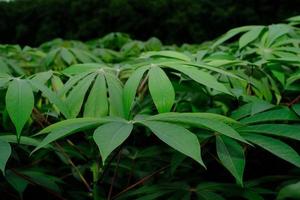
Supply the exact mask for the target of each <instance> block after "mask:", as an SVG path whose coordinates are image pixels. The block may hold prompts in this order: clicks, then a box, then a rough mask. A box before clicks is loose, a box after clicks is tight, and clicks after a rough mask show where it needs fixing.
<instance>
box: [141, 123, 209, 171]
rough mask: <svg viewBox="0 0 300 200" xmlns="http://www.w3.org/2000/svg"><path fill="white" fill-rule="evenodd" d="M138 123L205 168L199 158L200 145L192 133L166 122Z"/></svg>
mask: <svg viewBox="0 0 300 200" xmlns="http://www.w3.org/2000/svg"><path fill="white" fill-rule="evenodd" d="M140 123H142V124H143V125H145V126H146V127H148V128H149V129H150V130H151V131H152V132H153V133H154V134H155V135H156V136H157V137H158V138H159V139H160V140H162V141H163V142H165V143H166V144H168V145H169V146H171V147H173V148H174V149H176V150H177V151H179V152H181V153H183V154H185V155H187V156H189V157H191V158H192V159H194V160H195V161H197V162H198V163H199V164H201V165H202V166H203V167H205V165H204V163H203V161H202V158H201V149H200V143H199V141H198V138H197V136H196V135H194V134H193V133H192V132H190V131H189V130H187V129H185V128H184V127H182V126H178V125H175V124H170V123H167V122H158V121H142V122H140Z"/></svg>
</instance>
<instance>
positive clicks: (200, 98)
mask: <svg viewBox="0 0 300 200" xmlns="http://www.w3.org/2000/svg"><path fill="white" fill-rule="evenodd" d="M298 26H299V17H293V18H290V19H288V20H287V22H286V23H282V24H274V25H270V26H245V27H238V28H235V29H232V30H230V31H228V32H227V33H225V34H224V35H223V36H221V37H219V38H217V39H216V40H215V41H211V42H206V43H203V44H198V45H196V44H194V45H193V44H192V45H187V44H185V45H182V46H180V47H178V46H175V45H174V46H164V45H162V44H161V42H160V41H159V40H158V39H156V38H151V39H149V40H148V41H146V42H142V41H136V40H132V39H131V38H130V37H129V36H128V35H126V34H122V33H112V34H109V35H107V36H105V37H103V38H101V39H96V40H92V41H88V42H86V43H83V42H79V41H64V40H61V39H56V40H53V41H50V42H47V43H45V44H42V45H41V46H40V47H37V48H31V47H23V48H22V47H20V46H18V45H1V46H0V94H1V95H0V111H1V113H0V120H1V126H0V170H1V172H2V175H1V177H0V194H1V195H2V197H4V199H29V198H32V197H31V196H32V195H34V196H35V197H39V198H44V199H76V200H77V199H78V200H80V199H83V200H84V199H93V200H100V199H109V200H111V199H118V200H126V199H138V200H152V199H169V200H177V199H180V200H181V199H183V200H184V199H200V200H201V199H203V200H224V199H248V200H262V199H299V198H300V194H299V191H300V170H299V168H300V156H299V154H298V152H299V150H300V149H299V140H300V103H299V102H300V96H299V93H300V84H299V83H300V69H299V67H300V48H299V45H300V31H299V27H298Z"/></svg>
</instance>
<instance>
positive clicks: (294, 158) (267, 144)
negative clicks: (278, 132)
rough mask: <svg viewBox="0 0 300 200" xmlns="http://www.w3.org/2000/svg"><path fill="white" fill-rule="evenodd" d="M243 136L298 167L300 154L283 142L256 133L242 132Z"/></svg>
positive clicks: (299, 165)
mask: <svg viewBox="0 0 300 200" xmlns="http://www.w3.org/2000/svg"><path fill="white" fill-rule="evenodd" d="M244 137H245V138H246V139H247V140H249V141H250V142H252V143H253V144H256V145H258V146H260V147H261V148H263V149H265V150H267V151H269V152H271V153H272V154H274V155H276V156H278V157H279V158H281V159H283V160H286V161H288V162H290V163H292V164H294V165H295V166H297V167H300V156H299V155H298V153H297V152H296V151H295V150H294V149H293V148H291V147H290V146H289V145H287V144H285V143H284V142H281V141H280V140H277V139H274V138H271V137H266V136H262V135H258V134H244Z"/></svg>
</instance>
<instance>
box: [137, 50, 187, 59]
mask: <svg viewBox="0 0 300 200" xmlns="http://www.w3.org/2000/svg"><path fill="white" fill-rule="evenodd" d="M141 57H142V58H149V57H166V58H174V59H178V60H183V61H191V58H190V57H188V56H187V55H185V54H183V53H180V52H177V51H148V52H146V53H143V54H142V56H141Z"/></svg>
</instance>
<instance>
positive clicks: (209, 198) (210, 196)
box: [197, 191, 225, 200]
mask: <svg viewBox="0 0 300 200" xmlns="http://www.w3.org/2000/svg"><path fill="white" fill-rule="evenodd" d="M197 196H198V197H199V199H201V200H225V199H224V198H223V197H222V196H221V195H219V194H217V193H215V192H213V191H199V192H198V191H197Z"/></svg>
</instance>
